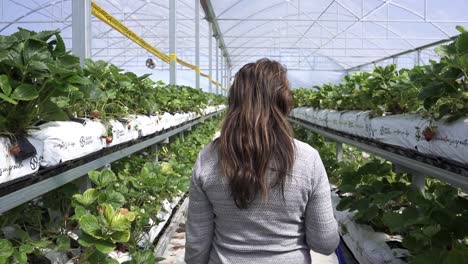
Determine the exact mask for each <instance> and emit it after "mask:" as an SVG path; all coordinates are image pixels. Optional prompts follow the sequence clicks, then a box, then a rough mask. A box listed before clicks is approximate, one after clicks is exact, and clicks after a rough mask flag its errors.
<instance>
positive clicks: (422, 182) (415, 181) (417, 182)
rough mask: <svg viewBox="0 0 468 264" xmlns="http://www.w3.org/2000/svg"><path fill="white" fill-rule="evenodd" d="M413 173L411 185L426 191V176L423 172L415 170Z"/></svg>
mask: <svg viewBox="0 0 468 264" xmlns="http://www.w3.org/2000/svg"><path fill="white" fill-rule="evenodd" d="M411 175H412V178H411V180H412V181H411V185H412V186H414V187H415V188H417V189H419V190H420V191H421V192H423V193H424V190H425V188H426V177H425V176H424V175H422V174H421V173H417V172H414V173H412V174H411Z"/></svg>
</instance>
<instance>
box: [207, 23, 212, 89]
mask: <svg viewBox="0 0 468 264" xmlns="http://www.w3.org/2000/svg"><path fill="white" fill-rule="evenodd" d="M211 27H212V25H211V23H210V22H208V60H209V62H208V65H209V66H208V75H209V76H210V78H213V32H212V29H211ZM208 91H209V92H210V93H213V83H212V82H211V80H210V81H209V86H208Z"/></svg>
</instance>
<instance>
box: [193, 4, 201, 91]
mask: <svg viewBox="0 0 468 264" xmlns="http://www.w3.org/2000/svg"><path fill="white" fill-rule="evenodd" d="M194 1H195V65H196V66H197V69H196V70H195V88H197V89H200V1H199V0H194Z"/></svg>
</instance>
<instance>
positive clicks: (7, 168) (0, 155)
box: [0, 137, 44, 184]
mask: <svg viewBox="0 0 468 264" xmlns="http://www.w3.org/2000/svg"><path fill="white" fill-rule="evenodd" d="M28 140H29V142H30V143H31V144H32V145H33V146H34V148H36V152H37V154H36V155H35V156H33V157H31V158H28V159H25V160H22V161H17V160H16V159H15V157H14V156H13V155H12V154H10V148H11V147H12V144H11V143H10V140H9V139H7V138H5V137H0V184H2V183H5V182H9V181H12V180H15V179H18V178H21V177H23V176H26V175H29V174H32V173H35V172H37V171H38V170H39V165H40V161H41V159H42V154H43V151H44V150H43V143H42V141H40V140H36V139H33V138H30V137H28Z"/></svg>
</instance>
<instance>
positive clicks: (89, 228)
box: [79, 214, 101, 236]
mask: <svg viewBox="0 0 468 264" xmlns="http://www.w3.org/2000/svg"><path fill="white" fill-rule="evenodd" d="M79 223H80V227H81V229H82V230H83V231H84V232H86V233H88V234H89V235H91V236H95V234H96V231H100V230H101V226H100V225H99V221H98V219H97V218H96V216H94V215H90V214H86V215H83V216H82V217H81V218H80V221H79Z"/></svg>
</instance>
